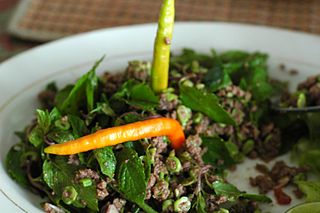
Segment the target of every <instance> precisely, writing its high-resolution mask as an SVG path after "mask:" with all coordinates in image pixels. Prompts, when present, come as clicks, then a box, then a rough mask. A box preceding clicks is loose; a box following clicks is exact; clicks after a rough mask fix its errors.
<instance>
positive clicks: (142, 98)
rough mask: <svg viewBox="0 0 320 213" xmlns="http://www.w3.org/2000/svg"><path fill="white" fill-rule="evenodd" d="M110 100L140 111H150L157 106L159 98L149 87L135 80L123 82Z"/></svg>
mask: <svg viewBox="0 0 320 213" xmlns="http://www.w3.org/2000/svg"><path fill="white" fill-rule="evenodd" d="M112 99H113V100H120V101H123V102H125V103H126V104H128V105H130V106H133V107H136V108H138V109H142V110H152V109H154V108H156V107H157V106H158V105H159V97H158V96H156V95H155V93H154V92H153V90H152V89H151V88H150V86H149V85H148V84H145V83H140V82H138V81H135V80H129V81H127V82H125V83H124V84H123V85H122V87H121V88H120V89H119V91H118V92H116V93H115V94H114V95H113V96H112Z"/></svg>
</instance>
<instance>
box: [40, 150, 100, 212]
mask: <svg viewBox="0 0 320 213" xmlns="http://www.w3.org/2000/svg"><path fill="white" fill-rule="evenodd" d="M42 168H43V180H44V181H45V182H46V183H47V184H48V186H49V187H50V188H51V189H52V190H53V191H54V193H55V198H56V200H57V202H59V201H60V200H61V199H62V193H63V190H64V188H65V187H67V186H72V187H74V188H75V190H76V191H77V193H78V196H77V198H76V200H75V201H74V202H73V203H72V205H73V206H75V207H78V208H85V207H88V208H90V209H92V210H94V211H98V210H99V209H98V200H97V196H96V187H95V184H92V185H91V186H87V187H84V186H82V185H81V184H79V183H77V182H76V181H75V180H74V177H75V172H76V171H77V170H78V169H79V167H76V166H74V165H70V164H68V163H67V158H66V157H61V156H57V157H55V158H54V159H51V160H46V161H45V162H44V163H43V167H42Z"/></svg>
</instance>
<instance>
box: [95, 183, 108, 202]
mask: <svg viewBox="0 0 320 213" xmlns="http://www.w3.org/2000/svg"><path fill="white" fill-rule="evenodd" d="M96 194H97V197H98V199H99V200H103V199H104V198H106V197H107V196H108V195H109V192H108V190H107V182H106V181H104V180H101V181H100V182H98V183H97V190H96Z"/></svg>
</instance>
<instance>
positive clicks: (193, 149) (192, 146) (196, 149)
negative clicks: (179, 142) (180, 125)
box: [185, 135, 203, 165]
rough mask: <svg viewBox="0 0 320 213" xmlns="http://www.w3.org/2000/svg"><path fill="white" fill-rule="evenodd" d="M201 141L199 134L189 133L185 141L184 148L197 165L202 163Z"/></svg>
mask: <svg viewBox="0 0 320 213" xmlns="http://www.w3.org/2000/svg"><path fill="white" fill-rule="evenodd" d="M201 143H202V140H201V137H200V136H199V135H190V136H189V137H188V138H187V139H186V141H185V146H186V150H187V151H188V152H189V153H190V155H191V156H192V157H193V159H194V160H195V162H196V163H197V164H198V165H203V160H202V148H201Z"/></svg>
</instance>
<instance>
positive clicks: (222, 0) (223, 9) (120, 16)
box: [0, 0, 320, 62]
mask: <svg viewBox="0 0 320 213" xmlns="http://www.w3.org/2000/svg"><path fill="white" fill-rule="evenodd" d="M21 3H24V4H23V5H24V10H23V11H21V10H16V8H20V9H21V5H22V4H21ZM19 5H20V7H18V6H19ZM160 5H161V0H157V1H155V0H154V1H150V0H50V1H42V0H21V1H19V0H0V62H1V61H3V60H5V59H7V58H9V57H11V56H14V55H15V54H17V53H19V52H21V51H24V50H26V49H29V48H32V47H34V46H37V45H39V44H41V43H43V41H47V40H50V39H56V38H58V37H63V36H68V35H71V34H76V33H81V32H85V31H90V30H94V29H99V28H106V27H112V26H120V25H131V24H141V23H148V22H156V21H157V17H158V11H159V9H160ZM18 12H20V13H21V14H18V17H20V18H19V19H17V20H16V22H15V27H16V31H15V32H12V30H11V34H9V31H8V25H9V22H10V23H11V22H12V20H13V19H12V18H13V17H16V16H17V13H18ZM176 20H177V21H226V22H241V23H250V24H258V25H265V26H274V27H281V28H286V29H291V30H297V31H304V32H309V33H314V34H319V33H320V1H318V0H281V1H280V0H176ZM11 25H12V23H11ZM45 35H55V36H51V37H48V36H47V37H46V36H45ZM28 39H29V40H28ZM30 39H31V40H33V41H30ZM40 41H42V42H40Z"/></svg>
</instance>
